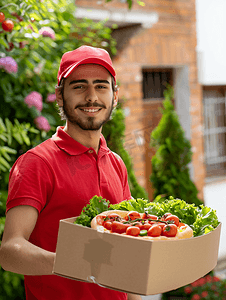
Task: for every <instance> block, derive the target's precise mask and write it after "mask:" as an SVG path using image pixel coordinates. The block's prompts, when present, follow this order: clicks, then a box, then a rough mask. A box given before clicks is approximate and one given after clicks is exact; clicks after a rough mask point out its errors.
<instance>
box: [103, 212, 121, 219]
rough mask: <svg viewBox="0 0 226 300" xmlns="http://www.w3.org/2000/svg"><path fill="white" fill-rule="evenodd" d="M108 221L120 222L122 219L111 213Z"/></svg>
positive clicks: (107, 217)
mask: <svg viewBox="0 0 226 300" xmlns="http://www.w3.org/2000/svg"><path fill="white" fill-rule="evenodd" d="M106 219H107V220H111V221H115V220H119V219H120V216H119V215H118V214H116V213H111V214H108V215H107V216H106Z"/></svg>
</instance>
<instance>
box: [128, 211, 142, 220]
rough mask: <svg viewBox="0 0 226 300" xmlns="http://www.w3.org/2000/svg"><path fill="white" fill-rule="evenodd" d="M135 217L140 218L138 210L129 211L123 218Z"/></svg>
mask: <svg viewBox="0 0 226 300" xmlns="http://www.w3.org/2000/svg"><path fill="white" fill-rule="evenodd" d="M135 219H141V217H140V214H139V212H137V211H130V212H129V213H128V214H127V215H126V216H125V220H126V221H128V220H135Z"/></svg>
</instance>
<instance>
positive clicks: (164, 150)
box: [150, 87, 202, 205]
mask: <svg viewBox="0 0 226 300" xmlns="http://www.w3.org/2000/svg"><path fill="white" fill-rule="evenodd" d="M171 99H173V88H171V87H168V89H167V90H166V91H165V100H164V102H163V106H164V109H163V110H162V118H161V120H160V122H159V124H158V126H157V127H156V128H155V129H154V130H153V132H152V133H151V144H150V145H151V147H154V148H155V149H156V150H157V151H156V154H155V155H154V156H153V157H152V161H151V162H152V174H151V176H150V181H151V182H152V184H153V187H154V198H155V197H157V196H158V195H164V197H163V199H164V198H168V197H169V196H173V197H174V198H180V199H183V200H185V201H186V202H188V203H195V204H196V205H199V204H201V203H202V201H201V200H200V199H199V198H198V196H197V194H198V190H197V188H196V186H195V184H194V183H193V182H192V180H191V179H190V172H189V167H188V164H189V163H190V162H191V159H192V152H191V144H190V142H189V140H187V139H186V138H185V134H184V130H183V128H182V127H181V125H180V122H179V118H178V115H177V114H176V112H175V110H174V106H173V104H172V102H171Z"/></svg>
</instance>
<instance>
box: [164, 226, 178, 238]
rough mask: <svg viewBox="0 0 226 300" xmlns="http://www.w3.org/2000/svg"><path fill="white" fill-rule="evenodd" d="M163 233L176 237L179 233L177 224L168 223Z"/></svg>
mask: <svg viewBox="0 0 226 300" xmlns="http://www.w3.org/2000/svg"><path fill="white" fill-rule="evenodd" d="M162 235H164V236H167V237H175V236H176V235H177V226H176V225H175V224H167V225H165V226H164V227H163V230H162Z"/></svg>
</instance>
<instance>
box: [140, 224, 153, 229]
mask: <svg viewBox="0 0 226 300" xmlns="http://www.w3.org/2000/svg"><path fill="white" fill-rule="evenodd" d="M151 226H152V225H151V224H149V223H144V224H143V225H142V227H141V229H142V230H148V229H149V228H151Z"/></svg>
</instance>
